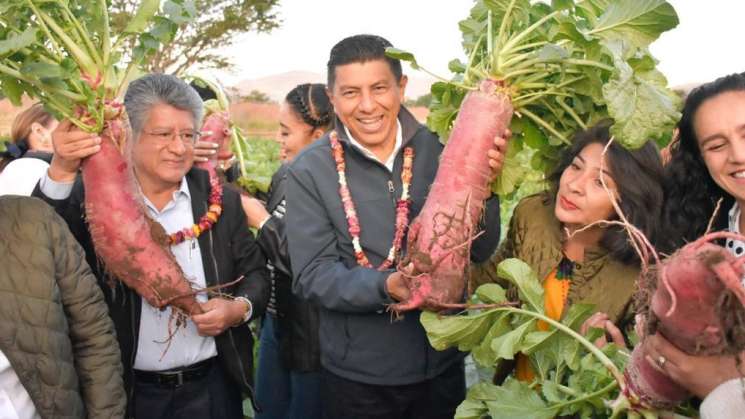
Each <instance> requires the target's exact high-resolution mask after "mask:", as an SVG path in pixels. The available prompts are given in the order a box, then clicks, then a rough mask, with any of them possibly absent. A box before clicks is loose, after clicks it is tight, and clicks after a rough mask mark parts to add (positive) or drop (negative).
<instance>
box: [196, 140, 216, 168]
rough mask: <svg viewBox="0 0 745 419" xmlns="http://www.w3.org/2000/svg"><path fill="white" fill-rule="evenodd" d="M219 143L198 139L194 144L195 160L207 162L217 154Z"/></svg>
mask: <svg viewBox="0 0 745 419" xmlns="http://www.w3.org/2000/svg"><path fill="white" fill-rule="evenodd" d="M219 147H220V145H219V144H217V143H213V142H210V141H197V142H196V143H195V144H194V162H195V163H206V162H208V161H209V159H210V158H211V157H213V156H214V155H215V154H217V149H218V148H219Z"/></svg>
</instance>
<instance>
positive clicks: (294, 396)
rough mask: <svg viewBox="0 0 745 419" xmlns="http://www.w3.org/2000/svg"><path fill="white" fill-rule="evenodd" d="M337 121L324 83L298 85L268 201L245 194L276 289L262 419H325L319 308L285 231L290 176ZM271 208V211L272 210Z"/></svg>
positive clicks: (283, 120)
mask: <svg viewBox="0 0 745 419" xmlns="http://www.w3.org/2000/svg"><path fill="white" fill-rule="evenodd" d="M333 122H334V111H333V108H332V106H331V103H330V102H329V99H328V96H327V95H326V86H325V85H323V84H301V85H299V86H297V87H295V88H294V89H292V90H291V91H290V92H289V93H288V94H287V96H286V97H285V101H284V102H283V103H282V106H281V108H280V113H279V125H280V128H279V132H278V134H277V137H278V140H279V142H280V143H281V151H280V153H281V154H280V155H281V158H282V160H283V162H284V164H283V165H282V167H280V169H279V170H278V171H277V173H275V174H274V176H273V177H272V183H271V187H270V189H269V198H268V200H267V205H266V206H264V205H263V204H262V203H261V201H259V200H257V199H254V198H250V197H245V196H244V197H243V208H244V210H245V212H246V216H247V218H248V224H249V226H251V227H253V228H255V229H257V230H258V236H257V241H258V243H259V246H261V248H262V250H263V251H264V253H265V254H266V255H267V258H268V263H267V265H268V267H269V272H270V275H271V278H272V292H271V298H270V300H269V306H268V308H267V314H266V316H265V317H264V320H263V322H262V329H261V338H260V344H259V361H258V362H259V366H258V369H257V380H256V399H257V402H258V404H259V406H260V407H261V409H262V412H261V413H258V414H257V416H256V418H257V419H301V418H302V419H320V418H321V398H320V393H319V389H320V374H319V370H320V354H319V343H318V313H317V311H316V308H315V307H313V306H311V305H310V304H309V303H307V302H305V301H303V300H301V299H299V298H297V297H296V296H294V295H293V294H292V290H291V285H292V271H291V269H290V260H289V254H288V252H287V237H286V235H285V230H284V229H285V224H284V220H283V217H284V214H285V175H286V167H287V163H289V162H290V161H291V160H292V159H293V158H294V157H295V156H296V155H297V154H298V153H299V152H300V151H301V150H302V149H303V148H304V147H305V146H307V145H309V144H311V143H312V142H313V141H315V140H317V139H318V138H320V137H322V136H323V135H324V134H325V133H326V131H328V130H329V129H330V128H331V127H332V126H333ZM267 210H268V211H267Z"/></svg>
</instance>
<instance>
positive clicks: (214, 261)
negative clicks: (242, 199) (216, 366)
mask: <svg viewBox="0 0 745 419" xmlns="http://www.w3.org/2000/svg"><path fill="white" fill-rule="evenodd" d="M207 209H208V208H207V204H206V203H205V204H204V210H205V212H206V211H207ZM208 237H209V239H210V256H211V257H212V265H213V266H214V267H215V279H216V281H217V284H220V283H221V282H220V273H219V272H218V270H217V258H215V246H214V241H213V240H212V229H209V230H208ZM247 327H248V326H247ZM249 333H251V332H250V331H249ZM228 338H230V346H231V348H232V349H233V351H234V352H235V357H236V359H237V360H238V366H239V367H240V369H241V380H242V381H243V384H244V385H245V386H246V388H248V391H249V392H250V393H251V395H250V398H251V403H252V404H253V399H254V389H253V387H251V385H250V384H249V383H248V381H247V380H246V367H245V366H244V365H243V360H242V359H241V354H240V353H239V352H238V347H237V346H236V345H235V338H234V337H233V328H232V327H228Z"/></svg>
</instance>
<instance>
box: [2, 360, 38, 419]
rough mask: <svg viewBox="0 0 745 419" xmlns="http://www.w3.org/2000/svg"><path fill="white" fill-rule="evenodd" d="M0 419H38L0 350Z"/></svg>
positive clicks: (34, 408) (29, 400)
mask: <svg viewBox="0 0 745 419" xmlns="http://www.w3.org/2000/svg"><path fill="white" fill-rule="evenodd" d="M0 419H40V417H39V414H38V413H36V406H34V403H33V402H32V401H31V397H29V395H28V392H27V391H26V388H25V387H23V384H21V380H20V379H19V378H18V375H17V374H16V372H15V370H14V369H13V366H12V365H10V361H9V360H8V358H7V357H6V356H5V354H4V353H3V351H1V350H0Z"/></svg>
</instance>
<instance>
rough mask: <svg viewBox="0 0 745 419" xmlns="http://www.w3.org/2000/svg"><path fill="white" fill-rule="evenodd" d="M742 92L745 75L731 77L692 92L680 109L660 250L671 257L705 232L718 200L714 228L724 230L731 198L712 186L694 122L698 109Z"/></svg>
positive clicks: (667, 173)
mask: <svg viewBox="0 0 745 419" xmlns="http://www.w3.org/2000/svg"><path fill="white" fill-rule="evenodd" d="M736 91H745V73H736V74H730V75H728V76H724V77H721V78H718V79H716V80H714V81H713V82H710V83H706V84H703V85H701V86H699V87H697V88H695V89H693V90H692V91H691V93H689V94H688V97H687V98H686V101H685V104H684V105H683V115H682V117H681V118H680V122H679V123H678V131H679V132H678V136H679V137H678V141H677V143H676V144H675V145H674V146H673V147H672V149H671V150H670V162H669V163H668V164H667V166H666V167H665V207H664V209H663V220H664V221H665V225H664V226H663V228H664V232H665V236H664V237H665V239H666V240H665V241H664V242H663V243H661V244H662V246H661V250H663V251H664V252H667V253H670V252H672V251H674V250H675V249H677V248H679V247H681V246H683V245H684V244H685V243H687V242H689V241H693V240H695V239H696V238H698V237H699V236H701V235H703V234H704V232H705V231H706V227H707V225H708V222H709V219H711V217H712V215H713V213H714V209H715V208H716V204H717V201H718V200H719V198H723V204H722V207H721V209H720V210H719V213H718V215H717V219H716V220H715V221H716V222H715V226H716V227H717V229H723V228H726V227H727V209H728V208H730V207H731V206H732V205H733V204H734V201H735V200H734V198H733V197H732V196H731V195H730V194H728V193H727V192H725V191H724V190H722V188H720V187H719V185H717V184H716V183H715V182H714V179H712V177H711V175H710V174H709V170H708V169H707V168H706V164H705V163H704V159H703V157H702V156H701V150H700V149H699V146H698V139H697V138H696V131H695V129H694V126H693V120H694V118H695V116H696V112H697V111H698V109H699V107H701V105H702V104H703V103H704V102H706V101H707V100H708V99H711V98H713V97H715V96H718V95H720V94H722V93H725V92H736Z"/></svg>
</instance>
